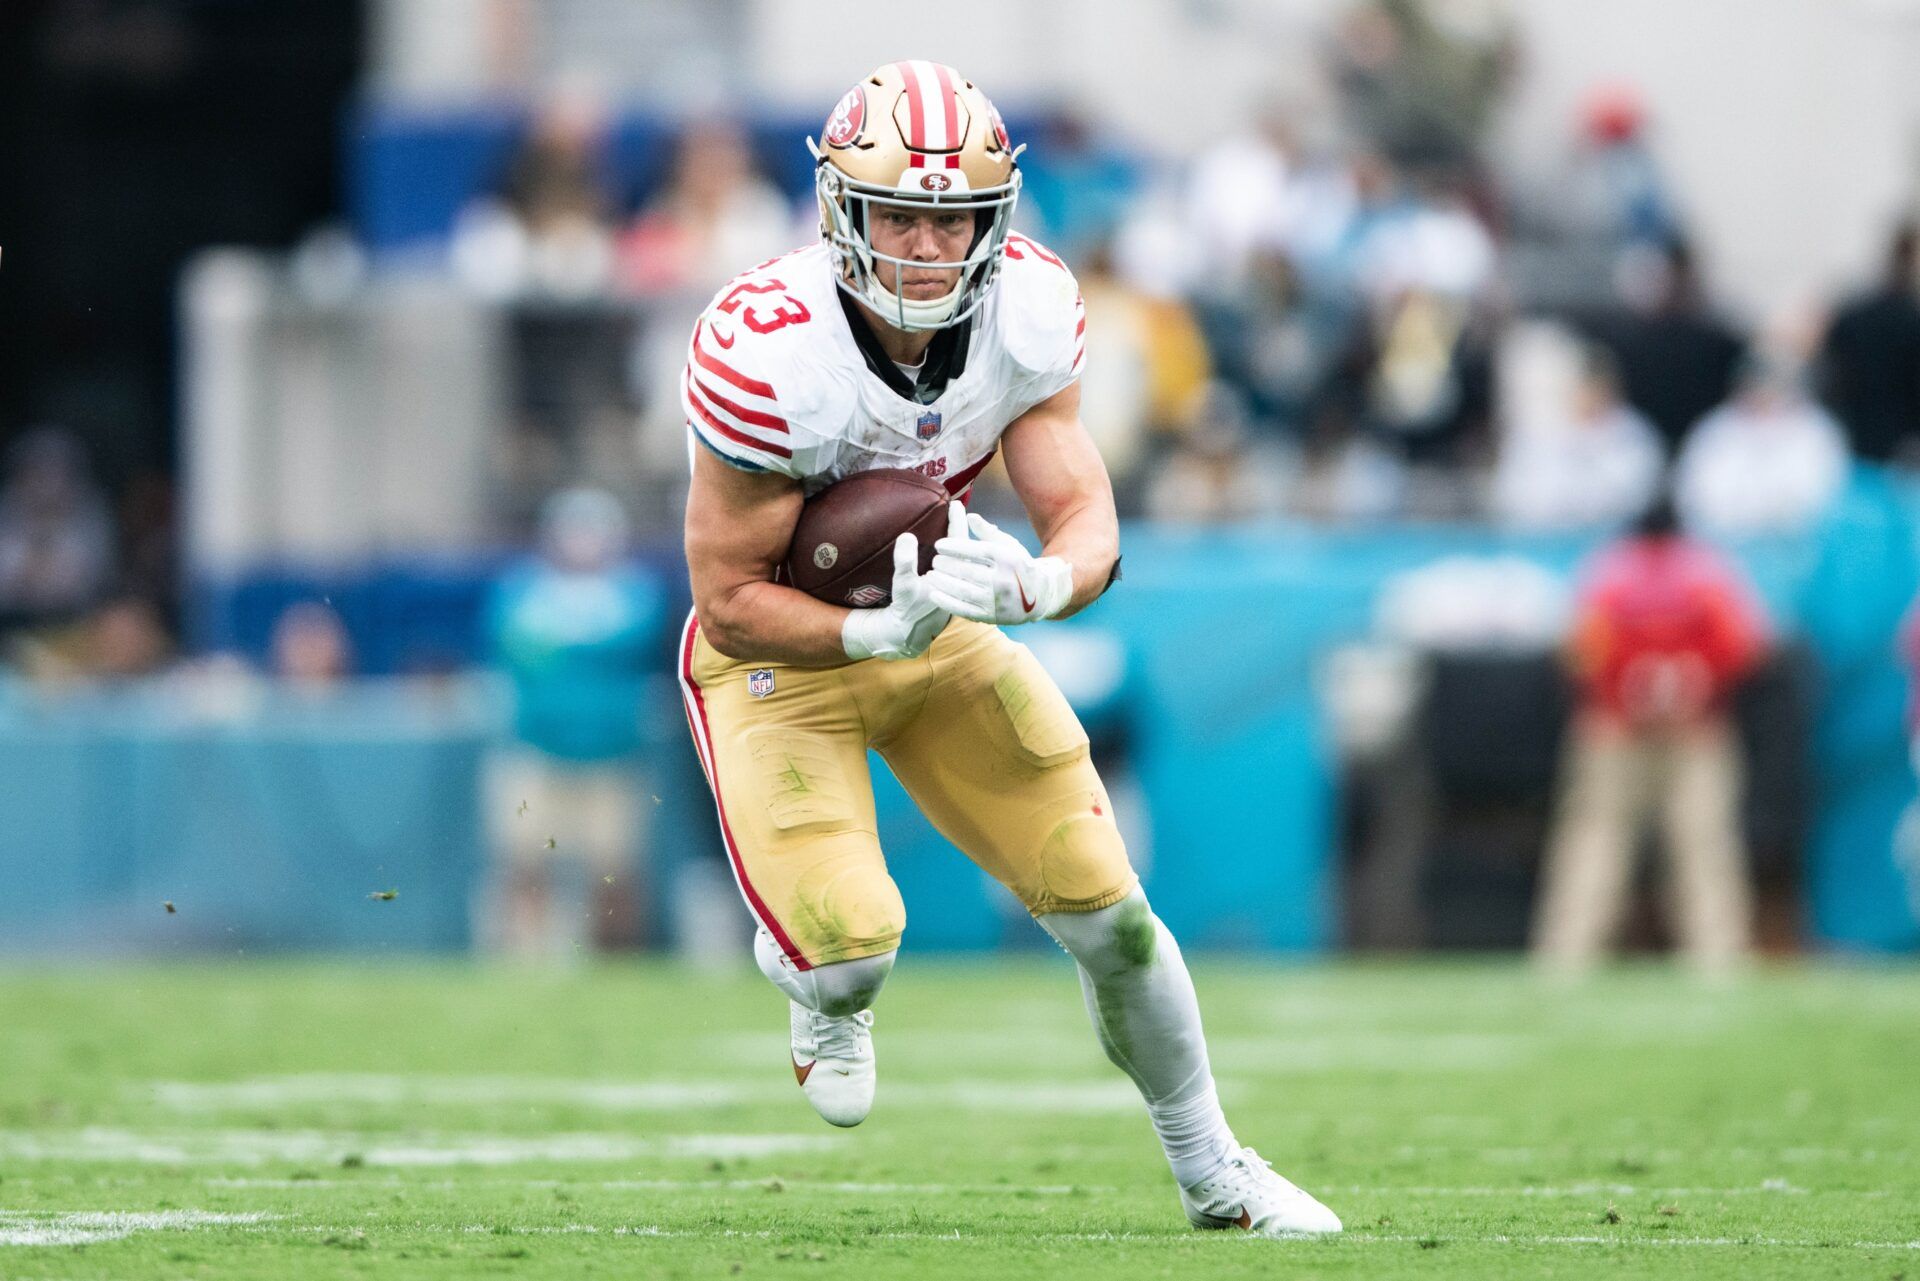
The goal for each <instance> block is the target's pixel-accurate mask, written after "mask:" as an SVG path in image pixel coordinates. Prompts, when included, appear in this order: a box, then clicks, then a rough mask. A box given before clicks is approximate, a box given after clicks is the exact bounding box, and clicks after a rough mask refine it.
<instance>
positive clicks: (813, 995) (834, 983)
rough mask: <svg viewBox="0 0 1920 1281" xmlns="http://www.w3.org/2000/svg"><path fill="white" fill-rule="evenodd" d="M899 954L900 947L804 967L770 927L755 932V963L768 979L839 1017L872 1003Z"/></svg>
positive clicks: (797, 998)
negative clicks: (775, 938)
mask: <svg viewBox="0 0 1920 1281" xmlns="http://www.w3.org/2000/svg"><path fill="white" fill-rule="evenodd" d="M899 955H900V953H899V951H898V950H895V951H892V952H882V953H881V954H880V955H878V956H863V957H861V958H860V959H859V960H857V961H834V962H831V963H829V964H827V965H816V966H814V967H813V968H812V969H810V970H802V969H799V968H797V967H795V965H794V964H793V962H792V961H789V960H788V959H787V957H786V954H785V953H783V952H782V951H781V950H780V945H779V944H778V943H775V942H774V941H773V935H771V934H769V933H767V931H766V930H764V929H763V930H760V931H758V932H757V933H755V934H754V936H753V960H754V964H756V965H758V966H759V967H760V972H761V973H762V974H764V975H766V976H767V979H768V981H770V982H771V983H772V984H773V985H774V986H775V987H777V988H779V989H780V990H781V991H782V992H785V993H786V994H787V996H788V997H789V998H790V999H791V1000H793V1001H795V1002H797V1003H798V1004H801V1005H804V1006H806V1007H807V1008H808V1009H809V1010H817V1011H819V1012H820V1013H822V1014H828V1015H832V1016H834V1017H836V1018H845V1017H846V1016H847V1015H849V1014H858V1013H859V1012H860V1011H861V1010H864V1009H866V1008H867V1007H868V1006H870V1005H872V1004H873V1002H874V999H875V998H876V997H878V996H879V995H880V988H881V985H882V984H884V983H885V982H886V981H887V975H889V974H891V973H893V962H894V958H896V957H898V956H899Z"/></svg>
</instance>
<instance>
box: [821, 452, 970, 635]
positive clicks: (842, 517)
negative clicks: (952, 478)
mask: <svg viewBox="0 0 1920 1281" xmlns="http://www.w3.org/2000/svg"><path fill="white" fill-rule="evenodd" d="M950 497H951V495H950V494H948V493H947V490H946V487H945V486H943V485H942V484H941V483H940V482H939V481H937V480H932V479H930V478H928V477H926V476H922V475H921V474H920V473H919V472H914V471H904V470H895V469H884V470H880V471H863V472H858V473H855V474H854V475H852V476H848V477H846V478H845V479H843V480H837V481H835V482H834V483H833V484H831V485H828V486H827V487H826V488H825V489H823V490H821V491H820V492H819V493H817V494H815V495H814V496H813V497H812V498H809V499H808V500H807V504H806V506H805V507H803V508H802V509H801V511H800V520H799V522H798V523H797V524H795V525H794V528H793V545H792V546H791V547H789V548H788V549H787V561H786V565H785V567H784V569H785V574H784V577H785V580H786V581H787V582H788V583H789V584H791V585H792V586H794V587H797V588H799V589H800V590H801V591H803V592H805V593H807V594H808V595H809V596H813V597H815V598H817V599H819V600H823V601H826V602H827V603H828V604H830V605H845V606H848V607H849V608H852V609H872V608H876V607H878V606H881V605H885V604H886V603H887V602H888V601H890V600H892V599H893V541H894V539H896V538H898V537H899V536H900V535H901V534H903V533H911V534H914V535H915V536H917V537H918V538H919V540H920V572H921V573H923V574H924V573H926V572H927V570H928V569H929V568H930V567H931V566H932V565H933V544H934V540H935V539H937V538H941V537H944V536H945V534H946V532H947V500H948V499H949V498H950Z"/></svg>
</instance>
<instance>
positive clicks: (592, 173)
mask: <svg viewBox="0 0 1920 1281" xmlns="http://www.w3.org/2000/svg"><path fill="white" fill-rule="evenodd" d="M606 137H607V116H606V110H605V107H604V106H603V104H602V103H601V102H600V101H599V99H598V98H597V97H595V96H593V95H590V94H587V93H585V92H582V91H580V90H577V89H576V90H569V91H566V92H562V93H559V94H556V95H555V96H554V97H553V98H552V99H551V100H550V101H549V102H548V103H546V104H545V106H544V107H543V108H542V109H541V111H540V113H539V115H538V116H537V117H536V118H535V119H534V122H533V124H532V127H531V128H530V129H529V130H528V133H527V137H526V140H525V142H524V143H522V145H521V148H520V150H519V152H518V153H517V154H516V155H515V156H514V158H513V160H512V162H511V163H510V165H509V166H508V169H507V173H506V176H505V179H504V181H503V182H502V185H501V188H500V190H499V192H498V194H497V195H495V196H493V197H490V198H488V199H486V200H483V201H481V202H479V203H478V204H476V205H475V206H474V207H473V208H471V209H469V210H467V211H466V213H465V214H464V215H463V216H462V218H461V221H460V225H459V227H458V228H457V229H456V232H455V240H454V245H453V262H454V266H455V269H456V270H457V271H458V272H459V273H460V275H461V276H462V277H463V278H464V279H466V280H467V281H468V282H469V283H470V284H471V285H473V286H474V287H475V288H477V289H479V290H481V291H482V292H484V293H487V294H489V295H493V296H498V297H509V296H512V295H514V294H517V293H520V292H522V291H527V290H531V291H533V292H536V293H542V294H550V295H558V296H560V297H569V298H579V297H590V296H592V295H594V294H597V293H598V292H599V291H600V290H602V289H603V288H604V287H605V285H606V283H607V279H608V276H609V273H610V271H611V269H612V262H613V257H612V243H613V242H612V226H613V221H612V219H613V208H612V200H611V198H610V196H609V194H608V188H607V178H606V157H605V150H606Z"/></svg>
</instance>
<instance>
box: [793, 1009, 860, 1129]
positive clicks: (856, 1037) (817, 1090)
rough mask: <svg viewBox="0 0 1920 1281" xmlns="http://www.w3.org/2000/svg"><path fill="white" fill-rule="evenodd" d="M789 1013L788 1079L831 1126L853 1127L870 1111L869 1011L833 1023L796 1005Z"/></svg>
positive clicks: (831, 1019)
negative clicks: (790, 1064) (790, 1063)
mask: <svg viewBox="0 0 1920 1281" xmlns="http://www.w3.org/2000/svg"><path fill="white" fill-rule="evenodd" d="M788 1004H789V1005H790V1006H792V1008H793V1016H792V1023H793V1075H794V1079H795V1080H797V1081H799V1082H800V1088H801V1089H802V1090H803V1091H805V1092H806V1096H807V1102H809V1103H811V1104H813V1110H814V1111H816V1112H818V1113H819V1114H820V1115H821V1116H822V1117H824V1118H825V1119H826V1120H827V1123H828V1124H830V1125H838V1126H851V1125H858V1124H860V1123H861V1122H862V1121H864V1120H866V1119H867V1113H869V1112H871V1111H872V1110H873V1087H874V1083H875V1081H876V1080H877V1079H878V1078H877V1076H876V1074H875V1072H874V1070H873V1037H872V1036H871V1035H870V1034H869V1033H868V1032H867V1029H868V1028H870V1027H872V1026H873V1011H872V1010H861V1011H860V1012H859V1013H858V1014H849V1015H847V1016H846V1017H844V1018H834V1017H833V1016H832V1015H829V1014H821V1013H819V1012H818V1011H816V1010H810V1009H808V1008H807V1007H806V1006H804V1005H802V1004H800V1002H798V1001H789V1002H788Z"/></svg>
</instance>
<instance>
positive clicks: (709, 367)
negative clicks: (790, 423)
mask: <svg viewBox="0 0 1920 1281" xmlns="http://www.w3.org/2000/svg"><path fill="white" fill-rule="evenodd" d="M776 261H777V260H776ZM693 359H694V363H696V364H697V365H699V366H700V368H702V369H704V370H706V371H707V372H708V373H710V374H712V375H713V376H714V377H716V378H724V379H726V380H727V381H728V382H730V383H732V384H733V385H734V386H735V387H738V388H739V389H740V390H741V391H744V392H746V393H747V394H748V395H749V396H764V397H766V398H767V399H768V400H773V399H774V398H775V397H774V394H773V385H772V384H771V383H763V382H761V381H760V380H759V379H758V378H749V377H747V376H746V375H745V374H743V373H741V372H740V371H739V370H737V369H734V368H733V367H731V366H730V365H727V364H726V363H725V362H723V361H721V360H720V359H718V358H717V357H715V356H714V355H713V354H712V353H710V352H709V351H707V349H706V348H704V347H702V346H701V345H700V326H699V325H695V326H694V327H693Z"/></svg>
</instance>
